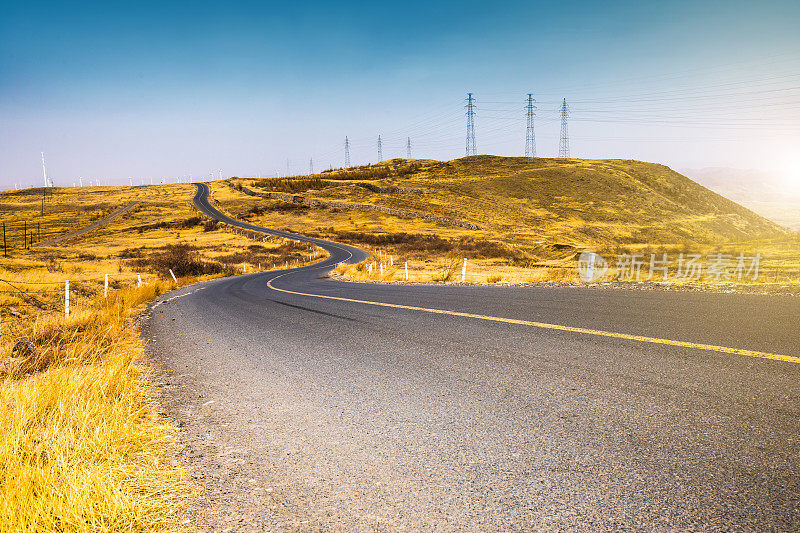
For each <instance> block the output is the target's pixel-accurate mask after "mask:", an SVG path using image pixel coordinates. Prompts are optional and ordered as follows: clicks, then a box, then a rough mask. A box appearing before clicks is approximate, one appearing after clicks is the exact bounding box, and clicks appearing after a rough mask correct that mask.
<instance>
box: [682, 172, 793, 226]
mask: <svg viewBox="0 0 800 533" xmlns="http://www.w3.org/2000/svg"><path fill="white" fill-rule="evenodd" d="M683 172H684V173H685V174H686V175H687V176H689V177H691V178H692V179H695V180H696V181H697V182H698V183H700V184H702V185H704V186H706V187H708V188H709V189H711V190H712V191H714V192H717V193H719V194H721V195H722V196H725V197H726V198H730V199H731V200H733V201H735V202H737V203H740V204H742V205H743V206H745V207H747V208H749V209H752V210H753V211H755V212H756V213H758V214H760V215H763V216H765V217H767V218H769V219H770V220H773V221H775V222H777V223H778V224H781V225H782V226H786V227H788V228H792V229H794V230H796V231H800V189H796V190H787V189H786V186H785V184H784V183H783V181H782V180H781V179H780V178H778V177H776V175H775V174H772V173H769V172H761V171H757V170H742V169H736V168H722V167H712V168H702V169H691V170H684V171H683Z"/></svg>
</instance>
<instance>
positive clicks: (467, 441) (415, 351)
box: [144, 186, 800, 531]
mask: <svg viewBox="0 0 800 533" xmlns="http://www.w3.org/2000/svg"><path fill="white" fill-rule="evenodd" d="M205 194H207V189H205V186H201V187H199V190H198V195H197V197H196V198H195V203H196V205H198V207H199V208H200V209H201V210H203V211H204V212H206V213H207V214H209V215H211V216H214V217H215V218H221V219H222V220H226V221H227V222H230V223H234V222H235V221H232V220H229V219H227V218H226V217H225V216H224V215H222V214H221V213H218V212H217V211H216V210H215V209H214V208H213V207H212V206H210V205H209V204H208V202H207V200H206V199H205ZM237 224H239V225H241V226H242V227H250V228H251V229H256V227H254V226H250V225H249V224H241V223H237ZM258 229H261V228H258ZM269 233H272V234H276V235H281V234H282V232H276V231H272V230H269ZM304 240H307V241H309V242H314V243H317V244H320V245H322V246H323V247H325V248H326V249H328V251H329V252H330V253H331V257H330V258H329V259H327V260H326V261H324V262H322V263H320V264H318V265H315V266H310V267H305V268H299V269H293V270H282V271H272V272H266V273H259V274H252V275H245V276H237V277H233V278H227V279H220V280H215V281H212V282H207V283H204V284H200V285H194V286H191V287H186V288H183V289H180V290H177V291H174V292H173V293H170V294H167V295H165V296H164V297H162V298H161V299H160V300H159V301H157V302H156V303H155V304H154V305H153V306H152V314H151V316H150V318H149V319H148V320H147V321H146V323H145V328H144V333H145V335H146V337H147V338H148V342H149V349H150V351H151V353H152V354H153V357H154V358H155V360H156V361H158V362H159V363H161V365H162V366H163V367H164V368H165V374H164V375H165V377H164V378H163V380H162V382H161V383H159V384H158V385H159V386H160V387H161V388H163V389H164V391H165V397H166V398H168V400H167V404H168V408H169V409H170V410H171V412H172V413H174V416H175V418H176V420H177V422H178V423H179V424H180V425H181V426H182V427H183V431H184V436H185V440H186V442H187V447H186V449H185V450H184V455H185V457H186V459H187V461H188V462H189V464H190V466H191V467H192V468H193V469H194V470H195V471H197V472H198V477H200V478H201V480H202V481H203V482H204V484H205V485H206V487H207V489H208V496H209V499H210V502H211V504H212V507H214V508H216V509H217V510H218V514H217V515H214V516H203V517H201V519H200V520H199V523H200V524H201V528H202V527H206V528H211V529H215V530H220V531H222V530H226V529H227V530H232V531H239V530H241V531H251V530H252V531H261V530H264V531H285V530H303V531H316V530H336V531H398V530H411V531H417V530H433V531H539V530H545V531H552V530H571V531H574V530H578V531H597V530H637V531H642V530H647V531H652V530H657V531H674V530H678V531H685V530H693V531H697V530H736V531H741V530H752V531H772V530H776V531H798V530H800V473H799V472H800V456H799V455H798V453H799V452H800V421H799V417H800V380H799V379H798V378H799V377H800V365H798V364H796V363H794V362H787V361H779V360H770V359H765V358H759V357H750V356H745V355H736V354H729V353H720V352H716V351H709V350H702V349H697V348H692V347H682V346H673V345H664V344H658V343H653V342H639V341H636V340H630V339H624V338H614V337H606V336H600V335H593V334H584V333H576V332H573V331H563V330H558V329H555V330H554V329H543V328H540V327H533V326H530V325H525V324H513V323H504V322H494V321H487V320H482V319H476V318H469V317H464V316H452V315H443V314H432V313H428V312H424V311H419V310H412V309H407V308H398V307H380V306H374V305H368V304H364V303H358V302H352V301H351V302H348V301H343V300H336V299H322V298H315V297H311V296H301V295H297V294H290V293H287V292H280V291H277V290H274V289H273V288H271V287H270V286H268V282H271V285H272V286H273V287H274V288H276V289H282V290H288V291H294V292H301V293H308V294H316V295H324V296H332V297H340V298H348V299H355V300H368V301H376V302H387V303H393V304H401V305H404V306H416V307H424V308H434V309H442V310H451V311H456V312H465V313H474V314H480V315H490V316H494V317H503V318H511V319H522V320H525V321H540V322H545V323H548V324H557V325H563V326H572V327H581V328H590V329H593V330H602V331H609V332H619V333H627V334H633V335H643V336H648V337H655V338H663V339H671V340H679V341H689V342H692V343H701V344H711V345H715V346H724V347H731V348H741V349H746V350H755V351H759V352H767V353H775V354H784V355H788V356H798V355H800V333H799V332H798V325H800V300H798V299H797V298H794V297H788V296H785V297H784V296H760V295H736V294H713V293H688V292H667V291H626V290H602V289H601V290H598V289H588V288H575V287H561V288H556V287H465V286H418V285H406V286H403V285H381V284H362V283H346V282H339V281H333V280H330V279H326V278H325V277H324V276H325V274H326V272H327V271H328V270H330V268H332V266H333V265H335V264H336V263H338V262H339V261H342V260H347V259H348V258H351V254H352V255H354V256H355V257H353V258H351V260H359V259H362V258H363V257H364V255H363V252H360V251H358V250H356V249H354V248H351V247H347V246H343V245H338V244H337V245H331V244H328V243H326V242H324V241H318V240H316V239H304Z"/></svg>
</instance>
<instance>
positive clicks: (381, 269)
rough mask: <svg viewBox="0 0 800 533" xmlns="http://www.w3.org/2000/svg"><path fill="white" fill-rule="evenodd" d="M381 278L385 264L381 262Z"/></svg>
mask: <svg viewBox="0 0 800 533" xmlns="http://www.w3.org/2000/svg"><path fill="white" fill-rule="evenodd" d="M381 277H383V262H381Z"/></svg>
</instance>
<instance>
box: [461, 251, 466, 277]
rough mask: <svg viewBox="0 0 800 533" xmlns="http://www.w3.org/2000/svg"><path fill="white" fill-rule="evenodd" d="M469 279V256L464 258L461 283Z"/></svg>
mask: <svg viewBox="0 0 800 533" xmlns="http://www.w3.org/2000/svg"><path fill="white" fill-rule="evenodd" d="M466 279H467V258H466V257H465V258H464V264H463V265H462V266H461V283H464V281H466Z"/></svg>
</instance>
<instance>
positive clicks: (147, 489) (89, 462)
mask: <svg viewBox="0 0 800 533" xmlns="http://www.w3.org/2000/svg"><path fill="white" fill-rule="evenodd" d="M169 288H170V285H169V284H166V283H164V282H159V283H154V284H150V285H148V286H145V287H142V288H129V289H125V290H122V291H118V292H116V293H115V294H114V295H113V296H112V297H111V298H109V301H108V302H98V304H99V305H97V306H95V308H94V309H84V310H82V311H80V312H76V313H74V314H72V315H71V316H70V317H69V318H68V319H64V318H63V317H45V318H41V319H39V320H36V321H33V322H31V323H29V324H28V325H27V328H26V330H25V331H22V332H21V333H24V334H25V337H26V338H27V340H28V341H29V342H30V343H31V344H32V345H33V351H32V352H27V353H26V351H25V350H23V351H22V352H18V353H17V354H16V355H19V357H17V358H16V359H14V360H12V361H9V360H6V361H4V365H3V370H4V372H3V377H2V378H0V379H2V381H0V424H2V426H1V427H2V428H3V429H2V431H0V457H2V468H0V531H19V532H27V531H31V532H33V531H177V530H181V529H182V528H183V526H182V523H181V512H182V511H183V509H184V508H185V507H186V505H188V502H189V501H190V498H191V497H192V496H193V495H194V494H195V488H194V487H193V486H192V484H191V483H190V480H189V478H188V476H187V474H186V472H185V471H184V470H183V469H182V468H181V467H180V466H179V465H177V464H176V463H175V461H174V459H173V455H172V453H173V450H174V448H175V445H176V441H175V431H174V429H173V428H172V427H170V426H169V425H168V424H167V423H166V422H165V421H164V420H163V419H162V418H161V417H160V416H159V415H158V413H157V409H156V407H155V406H154V405H153V404H152V400H151V399H150V396H151V394H150V390H149V389H148V386H147V382H146V378H145V374H146V371H147V366H146V364H145V362H144V348H143V344H142V341H141V338H140V337H139V335H138V330H137V328H136V327H135V325H134V324H133V323H132V322H131V320H130V317H131V314H132V311H133V309H134V308H135V306H136V305H138V304H139V303H141V302H144V301H147V300H150V299H152V298H153V297H155V296H156V295H157V294H159V293H161V292H163V291H165V290H168V289H169ZM6 337H7V336H6ZM10 341H11V339H7V338H5V340H4V342H3V343H2V353H3V354H9V353H11V349H12V346H11V342H10Z"/></svg>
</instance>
